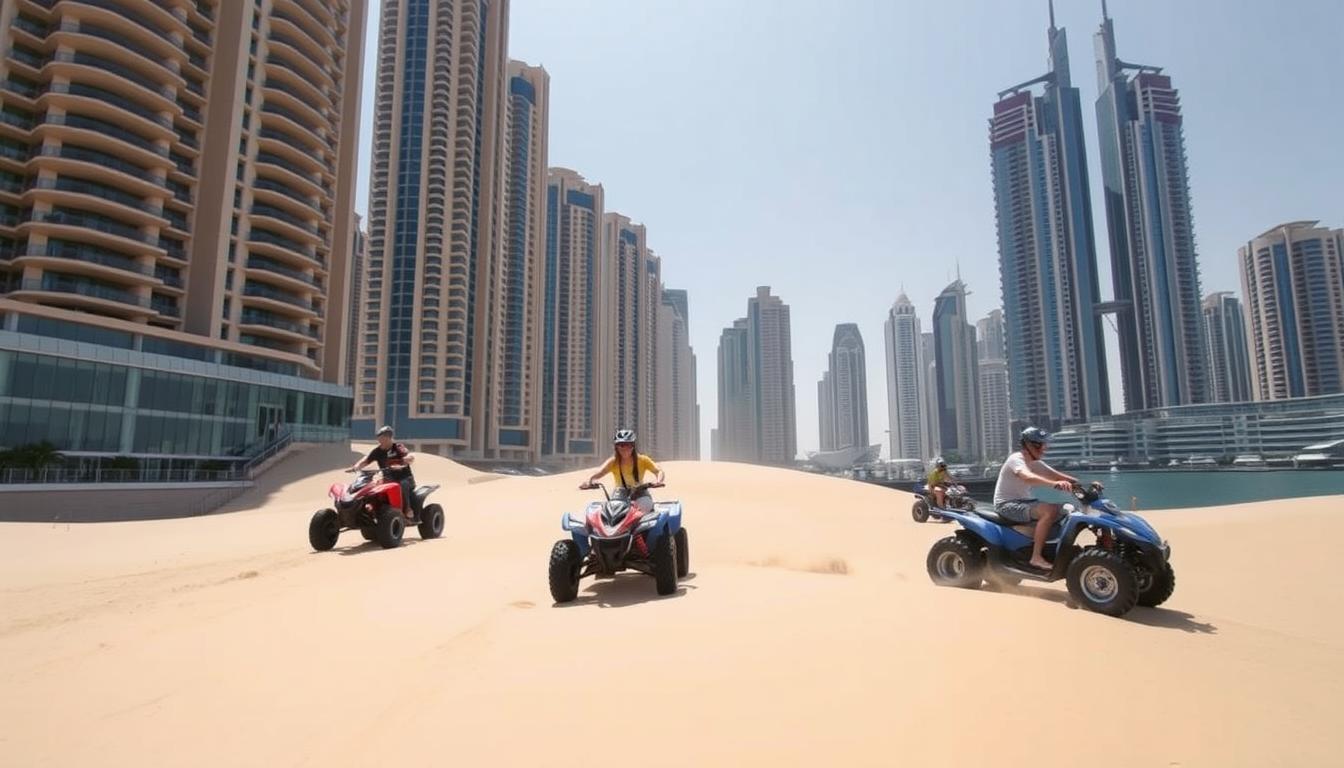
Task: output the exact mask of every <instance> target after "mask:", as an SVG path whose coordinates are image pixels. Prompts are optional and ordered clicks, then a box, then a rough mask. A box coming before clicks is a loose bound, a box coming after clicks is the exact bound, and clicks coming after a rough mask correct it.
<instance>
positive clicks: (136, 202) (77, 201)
mask: <svg viewBox="0 0 1344 768" xmlns="http://www.w3.org/2000/svg"><path fill="white" fill-rule="evenodd" d="M24 197H25V198H31V199H44V200H50V201H52V202H53V203H57V204H59V203H60V202H68V203H71V204H74V205H75V206H77V207H78V208H80V209H81V210H84V211H88V212H91V213H98V214H102V215H103V216H105V217H107V218H109V219H115V220H116V221H118V222H128V221H129V222H139V223H141V224H147V225H151V226H164V225H166V224H167V223H168V222H167V220H166V219H165V218H164V217H163V214H162V208H161V206H160V205H157V204H154V203H150V202H146V201H145V200H144V198H141V197H137V196H136V195H132V194H129V193H127V192H123V191H122V190H120V189H117V188H116V187H112V186H109V185H106V184H99V183H96V182H90V181H86V180H84V179H79V178H76V177H73V176H58V177H56V178H54V179H50V178H47V179H38V180H37V183H36V184H34V185H33V186H32V187H31V188H29V190H28V191H27V192H26V193H24ZM122 226H127V228H128V229H131V227H129V226H128V225H125V224H123V225H122Z"/></svg>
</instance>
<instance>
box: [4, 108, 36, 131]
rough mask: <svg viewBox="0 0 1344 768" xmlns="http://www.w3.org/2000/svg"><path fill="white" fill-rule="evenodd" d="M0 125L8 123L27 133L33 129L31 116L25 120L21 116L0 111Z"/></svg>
mask: <svg viewBox="0 0 1344 768" xmlns="http://www.w3.org/2000/svg"><path fill="white" fill-rule="evenodd" d="M0 123H9V124H10V125H16V126H18V127H20V128H22V129H24V130H25V131H27V130H31V129H32V127H33V118H32V116H31V115H30V116H28V117H26V118H25V117H23V116H22V115H16V114H14V113H12V112H3V111H0Z"/></svg>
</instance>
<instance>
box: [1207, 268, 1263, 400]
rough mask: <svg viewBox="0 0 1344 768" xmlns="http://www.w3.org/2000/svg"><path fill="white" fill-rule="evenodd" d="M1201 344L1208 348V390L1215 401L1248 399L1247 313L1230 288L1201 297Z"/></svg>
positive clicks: (1249, 371)
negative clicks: (1202, 325) (1202, 308)
mask: <svg viewBox="0 0 1344 768" xmlns="http://www.w3.org/2000/svg"><path fill="white" fill-rule="evenodd" d="M1204 347H1205V349H1207V350H1208V351H1209V366H1208V367H1209V391H1210V393H1211V395H1212V401H1213V402H1215V403H1241V402H1245V401H1247V400H1250V399H1251V364H1250V357H1249V355H1248V354H1247V352H1246V316H1245V314H1244V313H1243V312H1242V311H1241V302H1240V301H1239V300H1238V299H1237V297H1236V296H1234V295H1232V293H1231V292H1230V291H1223V292H1221V293H1211V294H1209V295H1208V296H1205V297H1204Z"/></svg>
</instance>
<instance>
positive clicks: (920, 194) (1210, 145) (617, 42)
mask: <svg viewBox="0 0 1344 768" xmlns="http://www.w3.org/2000/svg"><path fill="white" fill-rule="evenodd" d="M370 4H371V8H370V21H371V23H370V35H369V42H368V47H367V48H366V56H365V58H366V62H370V63H369V64H368V68H367V71H366V76H365V86H364V103H365V105H366V108H365V121H364V133H363V140H362V141H361V147H362V148H363V149H364V151H365V153H366V154H365V156H364V157H363V158H362V159H361V161H360V170H361V185H360V191H359V198H358V202H357V207H358V209H359V210H360V211H363V210H365V208H366V206H367V174H368V158H367V147H368V144H369V142H368V135H369V117H370V114H371V108H370V106H369V105H371V104H372V99H373V65H372V63H371V57H370V56H369V55H368V52H369V51H372V50H373V49H374V41H375V39H376V34H377V29H376V26H377V25H376V19H377V18H378V5H379V3H378V1H377V0H371V3H370ZM1110 11H1111V16H1112V17H1113V18H1114V19H1115V27H1116V37H1117V42H1118V49H1119V55H1120V57H1121V58H1122V59H1125V60H1126V61H1131V62H1135V63H1143V64H1153V65H1158V66H1163V67H1165V68H1166V70H1167V73H1168V74H1170V75H1171V76H1172V78H1173V81H1174V83H1175V85H1176V87H1177V88H1179V89H1180V92H1181V98H1182V102H1183V106H1184V113H1185V129H1186V147H1187V152H1188V155H1189V167H1190V176H1191V187H1192V190H1191V194H1192V200H1193V209H1194V215H1195V229H1196V234H1197V238H1198V248H1199V255H1200V264H1201V270H1202V275H1203V279H1202V288H1203V290H1204V292H1205V293H1209V292H1211V291H1215V290H1236V291H1237V292H1238V293H1240V288H1239V278H1238V276H1237V271H1236V249H1237V247H1238V246H1239V245H1241V244H1244V243H1245V242H1246V241H1247V240H1248V239H1250V238H1251V237H1253V236H1255V235H1256V234H1259V233H1260V232H1261V231H1263V230H1265V229H1268V228H1269V227H1271V226H1273V225H1275V224H1277V223H1280V222H1283V221H1287V220H1295V219H1305V218H1311V219H1321V220H1323V221H1324V222H1325V223H1327V224H1329V225H1331V226H1344V140H1341V138H1340V137H1341V136H1342V135H1344V86H1341V85H1339V82H1340V77H1341V75H1342V74H1344V52H1342V51H1344V46H1342V45H1341V42H1342V41H1344V38H1342V37H1341V33H1340V30H1342V29H1344V1H1342V0H1284V2H1280V3H1272V4H1271V3H1270V2H1268V0H1260V1H1257V2H1250V1H1248V0H1110ZM1056 14H1057V20H1058V23H1059V25H1060V26H1063V27H1066V28H1067V30H1068V33H1069V54H1070V58H1071V62H1072V71H1073V80H1074V84H1075V85H1076V86H1078V87H1080V88H1081V91H1082V99H1083V113H1084V118H1085V122H1086V123H1087V125H1088V137H1087V141H1088V152H1089V161H1090V166H1091V170H1090V173H1091V181H1092V186H1093V206H1094V225H1095V227H1096V229H1097V234H1098V237H1097V250H1098V256H1099V264H1100V272H1101V273H1102V275H1103V283H1102V293H1103V295H1104V296H1109V295H1110V285H1109V276H1110V267H1109V264H1110V262H1109V257H1108V252H1107V247H1106V243H1107V241H1106V236H1105V232H1106V229H1105V227H1106V223H1105V216H1104V213H1103V212H1102V211H1101V208H1100V197H1099V192H1098V191H1097V190H1098V189H1099V185H1100V173H1101V172H1100V169H1099V167H1098V161H1097V155H1096V147H1097V144H1096V120H1095V113H1094V111H1093V110H1094V104H1095V101H1096V97H1097V87H1096V74H1095V71H1096V70H1095V64H1094V54H1093V46H1092V35H1093V34H1094V33H1095V32H1096V30H1097V26H1098V24H1099V23H1100V17H1101V11H1100V0H1058V2H1056ZM1046 26H1047V18H1046V2H1045V0H978V1H972V0H942V1H941V2H925V1H922V0H921V1H920V2H912V1H909V0H905V1H900V2H898V1H897V0H885V1H883V0H837V1H836V2H834V3H819V2H816V0H806V1H803V0H736V1H735V2H734V1H732V0H512V13H511V18H510V40H509V55H510V56H511V57H512V58H516V59H521V60H523V61H526V62H528V63H530V64H540V65H542V66H544V67H546V69H547V71H548V72H549V73H550V76H551V116H550V163H551V165H559V166H566V167H570V168H574V169H575V170H578V171H579V172H581V173H583V174H584V175H585V176H586V177H587V178H588V179H589V180H590V181H596V182H600V183H601V184H602V185H603V186H604V188H605V190H606V201H607V208H608V210H612V211H619V212H621V213H624V214H626V215H627V216H630V217H631V218H632V219H634V220H636V221H641V222H643V223H644V224H646V225H647V226H648V230H649V244H650V246H651V247H652V248H653V249H654V250H655V251H656V252H657V253H658V254H659V255H660V256H662V258H663V265H664V280H665V282H666V284H667V285H668V287H673V288H686V289H688V290H689V292H690V313H691V341H692V344H693V345H694V347H695V352H696V356H697V358H698V363H699V400H700V406H701V428H702V430H701V431H702V442H703V448H704V454H705V457H706V458H708V455H709V430H710V427H711V426H713V425H714V424H715V423H716V418H717V415H716V402H717V392H716V361H715V357H716V350H717V346H718V336H719V332H720V331H721V330H722V329H723V328H724V327H725V326H727V325H729V324H731V323H732V321H733V319H734V318H737V317H740V316H743V315H744V314H745V311H746V303H747V298H748V297H749V296H751V295H752V294H753V293H754V290H755V287H756V286H757V285H770V286H771V287H772V288H773V290H774V292H775V294H777V295H779V296H781V297H783V299H784V301H785V302H787V303H788V304H789V306H790V307H791V308H792V317H793V359H794V376H795V385H796V390H797V411H798V448H799V451H800V453H801V452H803V451H805V450H809V449H815V448H816V447H817V445H818V439H817V397H816V392H817V388H816V383H817V380H818V379H819V378H820V376H821V372H822V370H823V369H824V368H825V362H826V353H827V352H828V351H829V349H830V342H831V335H832V331H833V330H834V327H835V325H836V324H837V323H841V322H855V323H858V325H859V328H860V330H861V331H862V333H863V338H864V343H865V346H866V348H867V354H868V395H869V417H870V423H871V430H872V435H871V437H872V440H873V441H874V442H885V439H884V435H883V430H884V429H886V428H887V414H886V385H885V374H884V368H885V360H884V355H883V351H882V324H883V321H884V320H885V317H886V312H887V309H888V307H890V305H891V303H892V301H893V300H894V299H895V297H896V294H897V293H898V292H899V291H900V290H901V288H902V286H904V288H905V290H906V292H907V293H908V294H909V295H910V298H911V300H912V301H914V302H915V304H916V307H917V308H918V311H919V314H920V317H921V319H922V320H923V322H924V325H925V330H929V326H930V314H931V312H932V308H933V299H934V296H936V295H937V294H938V292H939V291H940V290H942V288H943V287H944V286H945V285H946V284H947V283H948V282H949V280H950V279H951V278H952V277H953V276H954V273H955V271H956V268H957V265H958V264H960V267H961V273H962V277H963V279H964V280H965V281H966V282H967V283H968V285H969V287H970V289H971V291H972V294H971V296H970V297H969V299H968V306H969V311H970V313H971V314H972V316H973V317H974V318H978V317H982V316H984V315H985V314H986V313H987V312H988V311H989V310H991V309H993V308H995V307H998V306H999V305H1000V303H1001V302H1000V292H999V275H998V256H997V241H996V235H995V228H994V210H993V198H992V191H991V187H990V175H989V149H988V144H987V139H986V135H987V128H986V124H987V120H988V118H989V115H990V110H991V106H992V104H993V102H994V100H995V94H996V93H997V92H998V91H999V90H1001V89H1003V88H1006V87H1008V86H1011V85H1013V84H1015V83H1018V82H1020V81H1023V80H1027V79H1030V78H1032V77H1035V76H1036V75H1039V74H1041V73H1042V72H1043V71H1044V70H1045V66H1046V64H1045V61H1046V37H1045V35H1046ZM1112 346H1113V344H1112ZM1112 358H1113V359H1114V354H1113V352H1112ZM1112 369H1113V370H1112V371H1111V373H1112V380H1113V385H1112V386H1113V393H1114V399H1115V401H1116V403H1117V405H1118V404H1119V402H1120V392H1119V380H1118V373H1119V371H1118V366H1117V365H1116V364H1114V363H1113V364H1112Z"/></svg>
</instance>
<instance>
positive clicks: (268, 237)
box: [247, 229, 317, 261]
mask: <svg viewBox="0 0 1344 768" xmlns="http://www.w3.org/2000/svg"><path fill="white" fill-rule="evenodd" d="M247 239H248V240H249V241H251V242H254V243H269V244H271V245H275V246H279V247H281V248H284V249H286V250H290V251H294V252H295V253H301V254H303V255H304V256H307V257H308V258H310V259H313V260H314V261H316V260H317V248H316V247H315V246H313V245H311V244H307V245H306V244H303V243H300V242H298V241H296V240H292V239H290V238H288V237H285V236H283V235H277V234H275V233H273V232H268V231H266V230H264V229H253V230H252V231H250V232H248V233H247Z"/></svg>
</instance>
